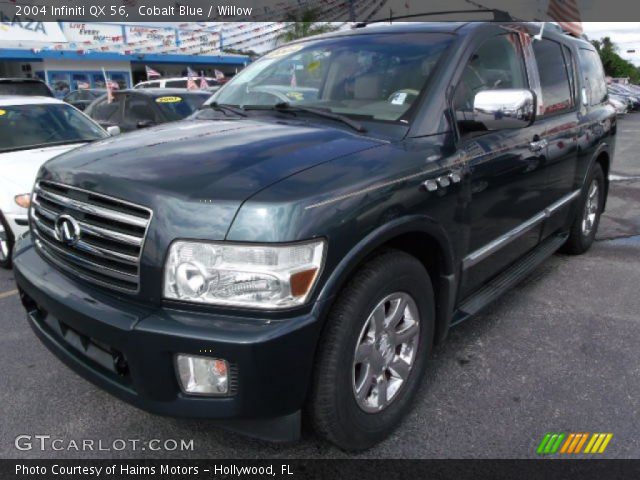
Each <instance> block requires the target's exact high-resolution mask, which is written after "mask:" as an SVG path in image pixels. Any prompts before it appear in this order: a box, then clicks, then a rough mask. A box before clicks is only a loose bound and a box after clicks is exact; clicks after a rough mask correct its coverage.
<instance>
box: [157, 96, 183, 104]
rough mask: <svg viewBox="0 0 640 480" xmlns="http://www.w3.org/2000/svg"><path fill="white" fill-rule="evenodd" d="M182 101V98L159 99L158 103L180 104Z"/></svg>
mask: <svg viewBox="0 0 640 480" xmlns="http://www.w3.org/2000/svg"><path fill="white" fill-rule="evenodd" d="M181 101H182V97H158V98H156V103H179V102H181Z"/></svg>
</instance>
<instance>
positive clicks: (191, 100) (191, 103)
mask: <svg viewBox="0 0 640 480" xmlns="http://www.w3.org/2000/svg"><path fill="white" fill-rule="evenodd" d="M210 96H211V95H210V94H208V93H180V94H179V95H163V96H159V97H156V99H155V102H156V104H157V105H158V107H159V108H160V110H162V112H163V113H164V114H165V115H166V116H167V118H168V119H169V120H170V121H176V120H182V119H183V118H187V117H188V116H189V115H191V114H192V113H193V112H195V111H196V110H198V109H199V108H200V107H201V106H202V104H203V103H204V102H205V101H206V100H207V99H208V98H209V97H210Z"/></svg>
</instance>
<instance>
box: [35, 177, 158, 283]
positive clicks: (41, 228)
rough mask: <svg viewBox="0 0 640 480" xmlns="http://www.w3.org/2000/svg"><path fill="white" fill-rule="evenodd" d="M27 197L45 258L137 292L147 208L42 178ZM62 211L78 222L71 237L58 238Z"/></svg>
mask: <svg viewBox="0 0 640 480" xmlns="http://www.w3.org/2000/svg"><path fill="white" fill-rule="evenodd" d="M31 203H32V207H31V231H32V232H33V235H34V237H35V243H36V246H37V247H38V250H39V251H40V253H41V254H42V255H43V256H44V257H45V258H46V259H47V260H49V261H50V262H51V263H53V264H55V265H56V266H57V267H59V268H60V269H62V270H64V271H66V272H67V273H71V274H72V275H75V276H78V277H81V278H83V279H85V280H88V281H91V282H93V283H96V284H98V285H101V286H104V287H108V288H112V289H115V290H121V291H126V292H132V293H135V292H138V290H139V287H140V257H141V255H142V248H143V246H144V240H145V237H146V234H147V228H148V227H149V223H150V222H151V216H152V212H151V210H149V209H148V208H145V207H141V206H139V205H134V204H132V203H129V202H125V201H123V200H119V199H117V198H113V197H108V196H106V195H101V194H97V193H93V192H90V191H87V190H82V189H79V188H76V187H70V186H67V185H61V184H58V183H53V182H45V181H41V182H38V183H37V184H36V187H35V189H34V194H33V196H32V199H31ZM61 216H68V217H71V219H73V220H74V221H75V223H76V225H77V227H78V230H79V232H78V233H79V235H77V236H76V235H74V238H73V240H72V241H65V240H64V239H63V238H61V232H60V221H59V219H60V217H61ZM56 222H58V226H56Z"/></svg>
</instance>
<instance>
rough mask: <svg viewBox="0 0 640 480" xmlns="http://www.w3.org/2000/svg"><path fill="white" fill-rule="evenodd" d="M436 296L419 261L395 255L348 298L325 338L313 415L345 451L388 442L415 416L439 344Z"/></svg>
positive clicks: (385, 257) (356, 280)
mask: <svg viewBox="0 0 640 480" xmlns="http://www.w3.org/2000/svg"><path fill="white" fill-rule="evenodd" d="M434 317H435V308H434V296H433V289H432V286H431V281H430V279H429V275H428V273H427V271H426V270H425V268H424V267H423V265H422V264H421V263H420V262H419V261H418V260H417V259H415V258H414V257H412V256H410V255H408V254H406V253H403V252H400V251H393V250H390V251H387V252H385V253H382V254H381V255H379V256H377V257H375V258H374V259H373V260H371V261H369V262H368V263H367V264H365V265H364V266H363V267H362V268H361V269H360V270H359V271H358V272H357V273H356V275H355V276H354V277H353V279H352V280H351V281H350V282H349V284H348V285H347V287H346V288H345V289H344V290H343V291H342V292H341V294H340V295H339V297H338V299H337V300H336V303H335V304H334V306H333V308H332V310H331V312H330V314H329V318H328V319H327V322H328V323H327V326H326V329H325V332H324V334H323V336H322V339H321V343H320V346H319V353H318V357H317V363H316V367H315V368H316V370H315V373H314V379H313V385H312V392H311V397H310V400H309V405H308V414H309V417H310V420H311V423H312V424H313V426H314V427H315V430H316V432H317V433H318V434H320V435H321V436H322V437H324V438H325V439H327V440H329V441H331V442H332V443H334V444H336V445H337V446H339V447H340V448H342V449H344V450H363V449H366V448H369V447H371V446H373V445H375V444H376V443H378V442H379V441H381V440H383V439H384V438H385V437H386V436H388V435H389V434H390V433H391V431H392V430H393V429H394V428H395V427H396V426H397V425H398V424H399V422H400V420H401V419H402V417H403V416H404V415H405V413H406V412H407V410H408V408H409V406H410V403H411V400H412V399H413V397H414V396H415V393H416V391H417V389H418V387H419V384H420V380H421V378H422V377H423V374H424V369H425V365H426V362H427V357H428V354H429V352H430V349H431V345H432V343H433V334H434V325H435V322H434Z"/></svg>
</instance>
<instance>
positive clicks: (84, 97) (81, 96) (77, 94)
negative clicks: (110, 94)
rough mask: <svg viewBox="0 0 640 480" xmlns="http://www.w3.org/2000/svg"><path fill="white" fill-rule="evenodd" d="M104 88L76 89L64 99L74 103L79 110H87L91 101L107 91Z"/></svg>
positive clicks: (71, 103)
mask: <svg viewBox="0 0 640 480" xmlns="http://www.w3.org/2000/svg"><path fill="white" fill-rule="evenodd" d="M106 92H107V91H106V89H104V88H85V89H80V90H74V91H73V92H71V93H69V94H68V95H67V96H66V97H64V101H65V102H67V103H68V104H70V105H73V106H74V107H76V108H77V109H78V110H85V109H86V108H87V107H88V106H89V105H91V103H92V102H93V101H94V100H95V99H96V98H99V97H101V96H103V95H104V94H105V93H106Z"/></svg>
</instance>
